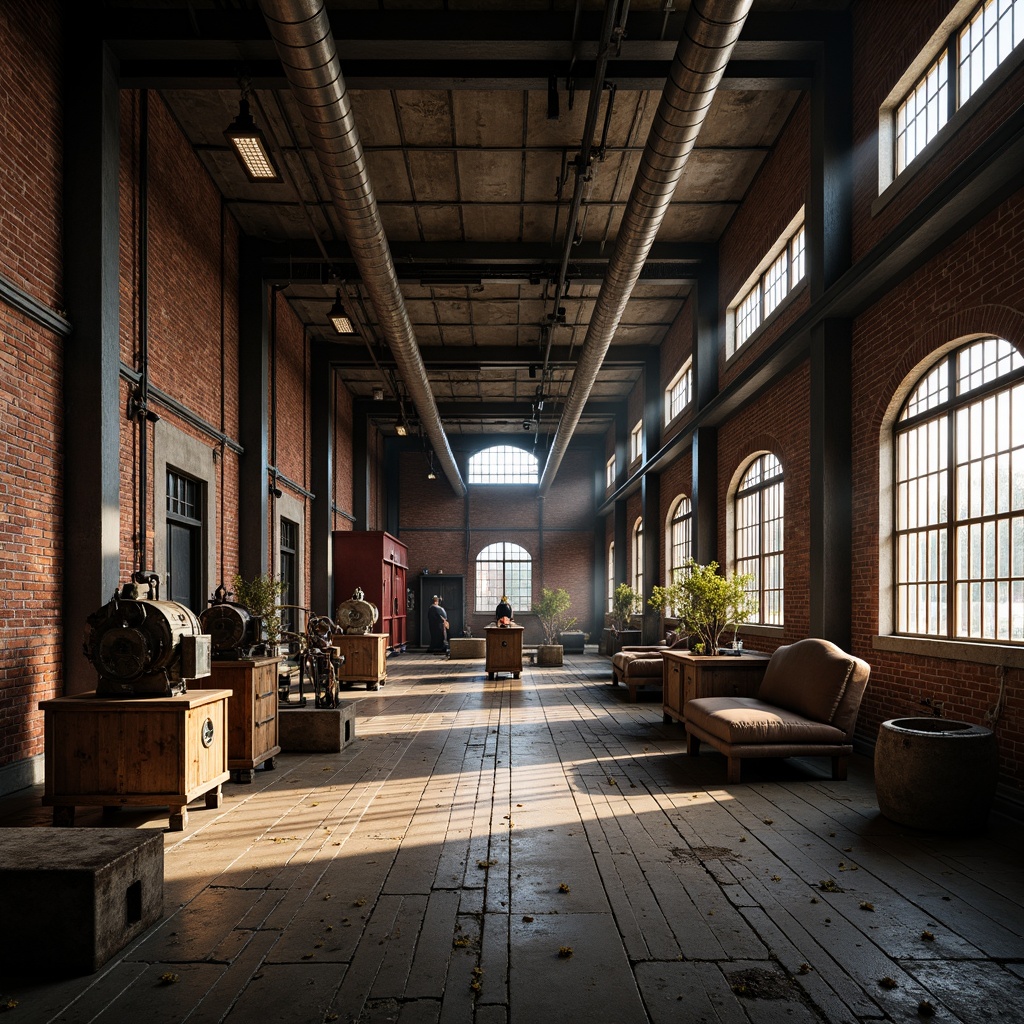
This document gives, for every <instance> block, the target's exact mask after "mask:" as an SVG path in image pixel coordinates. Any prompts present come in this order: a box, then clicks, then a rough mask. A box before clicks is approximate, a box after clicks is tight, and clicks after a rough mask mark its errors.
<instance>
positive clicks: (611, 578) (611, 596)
mask: <svg viewBox="0 0 1024 1024" xmlns="http://www.w3.org/2000/svg"><path fill="white" fill-rule="evenodd" d="M607 582H608V611H609V612H610V611H611V610H612V607H613V605H614V603H615V541H612V542H611V543H610V544H609V545H608V581H607Z"/></svg>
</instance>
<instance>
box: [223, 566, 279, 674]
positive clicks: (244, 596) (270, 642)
mask: <svg viewBox="0 0 1024 1024" xmlns="http://www.w3.org/2000/svg"><path fill="white" fill-rule="evenodd" d="M231 586H232V587H234V596H235V600H236V601H237V602H238V603H239V604H240V605H242V606H244V608H245V609H246V611H248V612H249V614H250V615H253V616H255V617H256V618H257V619H259V620H260V622H261V623H262V626H261V627H260V632H261V635H262V637H263V641H264V647H265V649H266V653H268V654H270V653H271V652H272V651H273V648H274V647H275V646H276V644H277V643H278V642H279V641H280V639H281V614H280V612H278V610H277V599H278V598H279V597H280V596H281V594H282V593H283V591H284V583H283V582H282V581H281V580H278V579H274V577H273V576H271V575H270V573H265V574H264V575H262V576H255V577H253V578H252V579H251V580H246V579H244V578H243V577H242V576H237V575H236V576H235V577H234V578H233V579H232V581H231Z"/></svg>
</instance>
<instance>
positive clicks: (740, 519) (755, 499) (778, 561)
mask: <svg viewBox="0 0 1024 1024" xmlns="http://www.w3.org/2000/svg"><path fill="white" fill-rule="evenodd" d="M734 503H735V522H736V571H737V572H738V573H750V574H751V575H752V576H753V577H754V582H753V583H752V584H751V586H750V588H749V592H750V594H751V596H752V597H753V598H754V599H755V600H756V601H757V609H758V611H757V621H758V622H763V623H765V624H768V625H774V626H778V625H782V621H783V619H782V612H783V572H782V569H783V565H782V548H783V532H784V531H783V523H784V519H783V511H784V509H783V484H782V464H781V463H780V462H779V460H778V459H777V458H776V457H775V456H774V455H772V454H771V453H770V452H765V453H764V454H762V455H758V456H757V458H755V459H754V461H753V462H751V463H750V465H749V466H748V467H747V469H746V472H745V473H744V474H743V477H742V478H741V479H740V483H739V487H738V488H737V489H736V496H735V499H734Z"/></svg>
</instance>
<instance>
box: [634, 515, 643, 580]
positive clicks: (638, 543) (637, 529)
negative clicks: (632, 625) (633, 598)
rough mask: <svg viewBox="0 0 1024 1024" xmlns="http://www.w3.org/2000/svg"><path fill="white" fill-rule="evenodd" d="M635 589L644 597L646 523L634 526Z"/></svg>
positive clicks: (640, 522)
mask: <svg viewBox="0 0 1024 1024" xmlns="http://www.w3.org/2000/svg"><path fill="white" fill-rule="evenodd" d="M633 589H634V590H635V591H636V592H637V593H638V594H640V596H641V597H642V596H643V592H644V521H643V520H642V519H638V520H637V521H636V522H635V523H634V524H633Z"/></svg>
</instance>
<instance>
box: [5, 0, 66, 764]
mask: <svg viewBox="0 0 1024 1024" xmlns="http://www.w3.org/2000/svg"><path fill="white" fill-rule="evenodd" d="M60 49H61V33H60V10H59V7H58V5H57V4H54V3H48V2H47V3H40V4H34V5H24V4H3V5H0V139H2V140H3V143H2V145H0V274H2V275H3V276H4V277H5V278H6V279H7V280H9V281H10V282H11V283H12V284H13V285H15V286H16V287H17V288H20V289H21V290H22V291H24V292H26V293H27V294H28V295H30V296H31V297H32V298H34V299H36V300H37V301H38V302H40V303H42V304H43V305H44V306H47V307H49V308H50V309H54V310H56V311H58V312H60V311H61V307H62V305H63V271H62V266H61V245H62V232H61V215H62V211H61V192H62V189H61V160H62V159H63V154H62V149H61V132H62V126H61V118H62V102H61V88H62V80H61V63H60V56H61V53H60ZM63 346H64V340H63V339H61V338H58V337H55V336H54V335H53V334H51V332H49V331H48V330H45V329H43V328H41V327H39V326H37V325H36V324H35V323H34V322H33V321H31V320H29V319H27V318H26V317H25V316H24V315H23V314H21V313H20V312H17V311H16V310H15V309H13V308H11V307H9V306H8V305H6V304H5V303H4V302H3V301H2V300H0V466H3V476H2V482H0V496H2V499H3V502H2V506H0V586H2V587H3V591H4V602H3V613H2V615H0V770H2V769H3V768H5V767H6V766H8V765H11V764H14V763H15V762H18V761H23V760H24V759H26V758H30V757H34V756H37V755H39V754H41V753H42V751H43V716H42V712H41V711H39V708H38V705H39V701H41V700H45V699H47V698H49V697H55V696H59V695H60V693H61V685H62V680H61V672H60V666H61V660H62V657H63V650H64V636H65V629H64V624H63V621H62V617H61V588H62V584H63V556H64V538H63V526H62V515H63V508H62V503H63V490H62V487H61V478H62V475H63V468H64V467H63V456H64V439H63V422H62V411H61V409H62V406H61V395H62V390H63V383H64V382H63V377H62V362H63V360H62V351H63Z"/></svg>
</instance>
